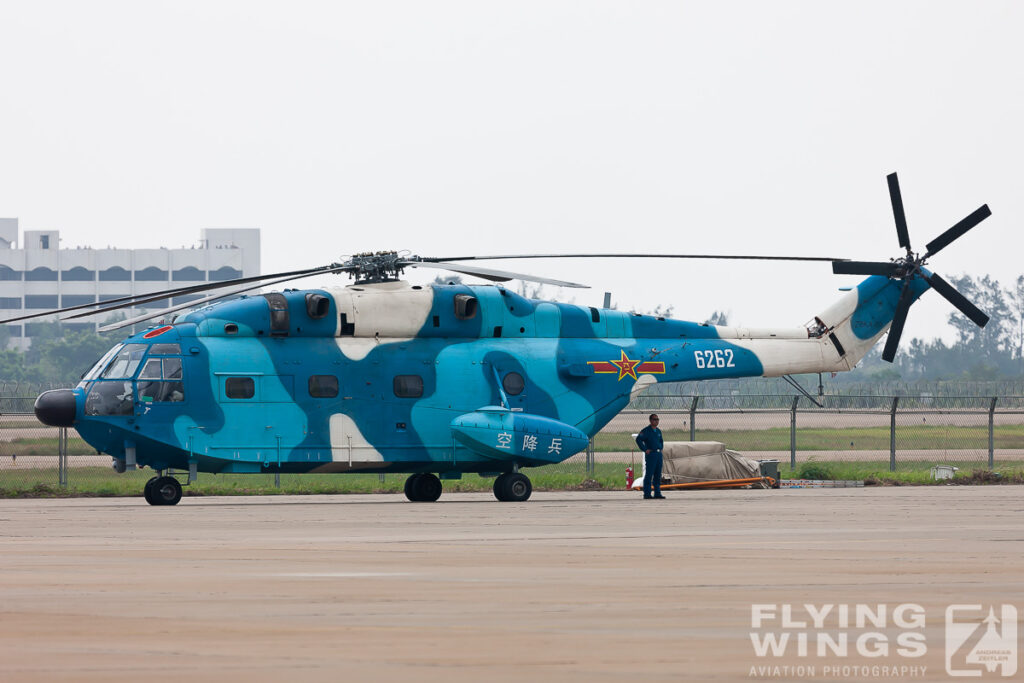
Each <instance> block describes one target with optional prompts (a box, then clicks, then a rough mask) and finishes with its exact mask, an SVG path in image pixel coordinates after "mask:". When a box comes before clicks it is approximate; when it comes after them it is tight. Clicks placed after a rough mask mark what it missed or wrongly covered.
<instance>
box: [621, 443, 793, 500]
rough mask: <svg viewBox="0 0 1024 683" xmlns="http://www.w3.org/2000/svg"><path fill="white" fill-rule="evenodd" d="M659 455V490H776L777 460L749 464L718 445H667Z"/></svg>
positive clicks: (638, 485) (639, 481) (638, 483)
mask: <svg viewBox="0 0 1024 683" xmlns="http://www.w3.org/2000/svg"><path fill="white" fill-rule="evenodd" d="M662 453H663V454H664V456H665V462H664V466H663V468H662V477H661V482H662V483H661V488H662V489H667V490H673V489H711V488H755V489H767V488H779V461H778V460H750V459H748V458H744V457H743V456H742V455H740V454H739V453H737V452H736V451H731V450H729V449H728V448H726V447H725V444H723V443H720V442H718V441H666V442H665V448H664V450H663V451H662ZM645 469H646V466H645ZM633 488H634V489H642V488H643V477H639V478H637V479H636V481H634V482H633Z"/></svg>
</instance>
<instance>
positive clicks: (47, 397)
mask: <svg viewBox="0 0 1024 683" xmlns="http://www.w3.org/2000/svg"><path fill="white" fill-rule="evenodd" d="M35 411H36V417H37V418H39V421H40V422H42V423H43V424H46V425H50V426H51V427H70V426H71V425H73V424H74V423H75V394H74V392H73V391H71V390H70V389H53V390H51V391H44V392H43V393H41V394H39V397H38V398H36V405H35Z"/></svg>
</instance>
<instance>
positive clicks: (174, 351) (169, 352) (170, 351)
mask: <svg viewBox="0 0 1024 683" xmlns="http://www.w3.org/2000/svg"><path fill="white" fill-rule="evenodd" d="M149 355H151V356H180V355H181V346H180V345H178V344H153V345H152V346H151V347H149Z"/></svg>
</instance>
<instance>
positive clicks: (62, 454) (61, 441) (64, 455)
mask: <svg viewBox="0 0 1024 683" xmlns="http://www.w3.org/2000/svg"><path fill="white" fill-rule="evenodd" d="M57 484H58V485H59V486H60V487H61V488H67V486H68V428H67V427H61V428H60V429H59V430H58V432H57Z"/></svg>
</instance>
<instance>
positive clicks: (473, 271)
mask: <svg viewBox="0 0 1024 683" xmlns="http://www.w3.org/2000/svg"><path fill="white" fill-rule="evenodd" d="M402 265H403V266H408V267H411V268H442V269H444V270H450V271H452V272H455V273H463V274H464V275H473V276H476V277H480V278H483V279H485V280H490V281H491V282H508V281H509V280H526V281H528V282H539V283H541V284H544V285H554V286H556V287H576V288H579V289H589V288H590V285H581V284H579V283H577V282H567V281H565V280H555V279H552V278H548V277H539V276H537V275H526V274H525V273H514V272H512V271H509V270H495V269H494V268H481V267H480V266H466V265H463V264H461V263H448V262H446V261H404V262H403V263H402Z"/></svg>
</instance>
